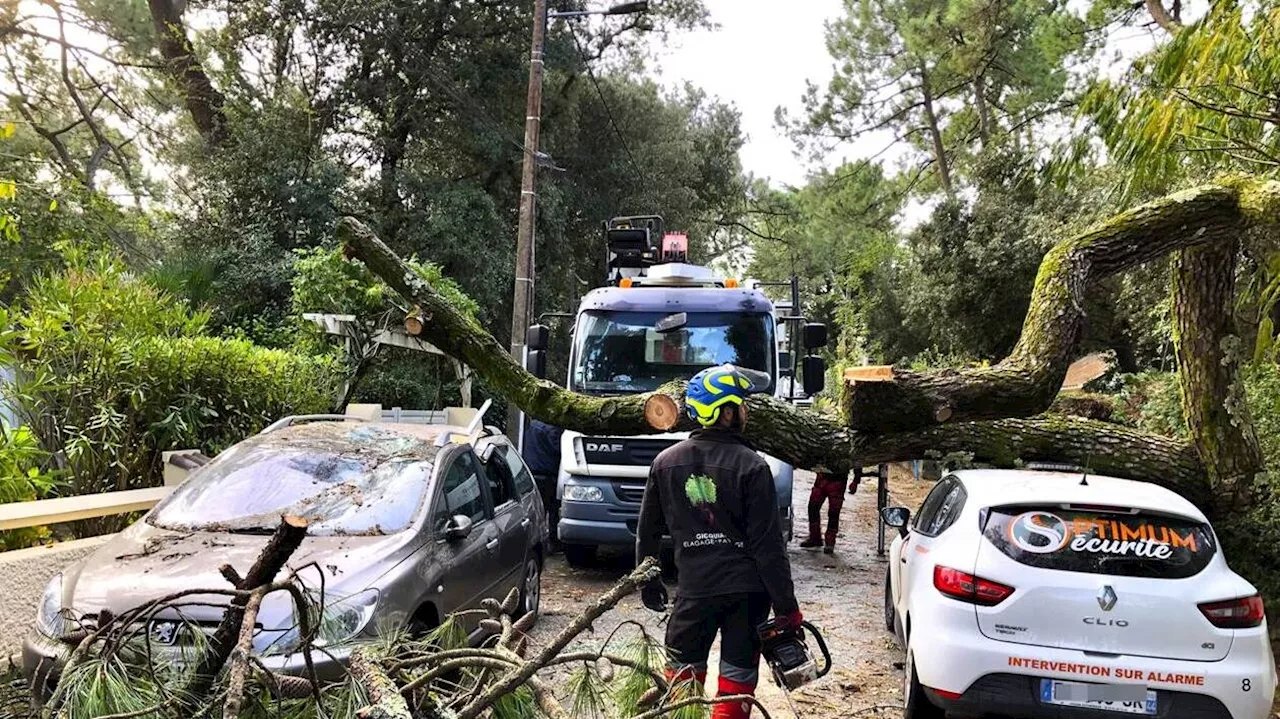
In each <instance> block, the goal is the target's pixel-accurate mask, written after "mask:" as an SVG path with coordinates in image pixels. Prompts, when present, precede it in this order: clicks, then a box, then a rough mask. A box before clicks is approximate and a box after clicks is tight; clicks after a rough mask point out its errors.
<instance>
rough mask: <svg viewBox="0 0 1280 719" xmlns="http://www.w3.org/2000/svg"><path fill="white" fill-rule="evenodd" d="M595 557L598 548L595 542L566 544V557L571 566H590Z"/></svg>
mask: <svg viewBox="0 0 1280 719" xmlns="http://www.w3.org/2000/svg"><path fill="white" fill-rule="evenodd" d="M595 558H596V548H595V545H593V544H566V545H564V559H565V561H566V562H568V563H569V566H571V567H585V566H588V565H590V564H591V562H592V561H593V560H594V559H595Z"/></svg>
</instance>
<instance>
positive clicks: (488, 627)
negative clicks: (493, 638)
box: [480, 619, 502, 634]
mask: <svg viewBox="0 0 1280 719" xmlns="http://www.w3.org/2000/svg"><path fill="white" fill-rule="evenodd" d="M480 628H481V629H483V630H484V631H485V633H486V634H501V633H502V622H500V621H498V620H497V619H481V620H480Z"/></svg>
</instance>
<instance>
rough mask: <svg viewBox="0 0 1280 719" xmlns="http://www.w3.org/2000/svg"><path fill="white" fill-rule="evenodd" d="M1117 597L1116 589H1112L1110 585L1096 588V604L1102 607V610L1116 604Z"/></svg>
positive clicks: (1105, 610) (1106, 610)
mask: <svg viewBox="0 0 1280 719" xmlns="http://www.w3.org/2000/svg"><path fill="white" fill-rule="evenodd" d="M1117 599H1119V597H1117V596H1116V590H1114V589H1112V588H1111V586H1110V585H1107V586H1104V587H1103V588H1102V589H1099V590H1098V606H1099V607H1102V611H1104V612H1109V611H1111V610H1112V608H1114V607H1115V606H1116V600H1117Z"/></svg>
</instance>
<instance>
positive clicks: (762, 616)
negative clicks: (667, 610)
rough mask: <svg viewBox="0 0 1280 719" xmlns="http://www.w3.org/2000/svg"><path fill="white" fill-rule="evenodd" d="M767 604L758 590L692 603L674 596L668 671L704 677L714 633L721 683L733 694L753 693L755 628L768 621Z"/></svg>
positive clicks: (756, 647)
mask: <svg viewBox="0 0 1280 719" xmlns="http://www.w3.org/2000/svg"><path fill="white" fill-rule="evenodd" d="M770 606H771V604H770V601H769V595H768V594H766V593H764V592H752V593H747V594H723V595H720V596H715V597H701V598H696V599H695V598H688V597H681V596H676V601H675V604H674V606H673V607H672V609H671V619H670V620H669V621H668V622H667V641H666V643H667V652H668V653H669V654H670V656H671V664H670V669H674V670H676V671H692V672H694V673H698V674H700V673H705V672H706V670H707V655H708V654H710V652H711V644H712V642H714V641H715V639H716V634H717V633H719V634H720V679H721V685H722V686H723V685H724V684H725V683H726V682H725V680H728V681H729V682H730V683H731V684H732V685H733V686H734V687H735V688H736V689H737V690H738V691H746V688H747V687H751V688H752V689H754V687H755V685H756V682H757V680H758V679H759V676H760V674H759V672H760V635H759V633H758V632H757V631H756V627H758V626H760V625H761V624H763V623H764V621H765V620H766V619H768V618H769V609H770ZM746 693H750V692H749V691H746Z"/></svg>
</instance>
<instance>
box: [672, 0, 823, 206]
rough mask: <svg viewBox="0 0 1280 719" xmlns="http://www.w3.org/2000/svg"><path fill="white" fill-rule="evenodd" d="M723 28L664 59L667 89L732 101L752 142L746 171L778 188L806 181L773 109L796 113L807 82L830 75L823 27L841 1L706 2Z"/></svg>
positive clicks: (675, 45)
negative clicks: (691, 88)
mask: <svg viewBox="0 0 1280 719" xmlns="http://www.w3.org/2000/svg"><path fill="white" fill-rule="evenodd" d="M704 2H705V3H706V6H707V8H708V9H709V10H710V11H711V19H712V20H713V21H714V22H716V23H717V24H718V25H719V28H718V29H716V30H700V31H696V32H689V33H682V34H679V35H676V36H674V37H673V38H672V41H671V46H670V47H669V48H668V49H667V50H666V51H665V52H663V53H661V56H660V57H659V62H658V68H657V73H656V74H657V75H658V78H659V80H660V81H661V82H662V83H663V84H664V85H669V86H675V85H679V84H681V83H683V82H684V81H686V80H687V81H689V82H692V83H693V84H695V85H697V86H699V87H701V88H703V89H704V90H706V91H707V92H708V93H710V94H712V95H715V96H718V97H719V98H721V99H722V100H725V101H728V102H732V103H733V104H734V105H736V106H737V108H738V110H739V111H740V112H741V113H742V130H743V132H744V133H745V134H746V136H747V144H746V147H744V148H743V150H742V164H743V167H744V168H745V169H746V170H747V171H748V172H750V173H753V174H755V175H758V176H761V177H768V178H769V179H770V180H772V183H773V184H774V185H782V184H791V185H801V184H803V183H804V178H805V173H806V171H807V170H808V169H809V167H808V165H807V163H806V162H805V161H803V160H801V159H799V158H797V157H796V156H795V155H794V154H793V148H794V145H793V144H792V142H791V141H790V140H789V139H787V137H786V136H785V135H783V134H782V133H780V132H779V131H778V130H777V129H776V128H775V127H774V125H773V112H774V108H776V107H778V106H779V105H783V106H787V107H791V108H797V107H799V105H800V97H801V95H802V94H803V93H804V88H805V80H806V79H807V80H813V81H814V82H817V83H818V84H820V85H825V83H826V81H827V79H828V78H830V77H831V56H830V55H828V54H827V46H826V39H825V34H824V27H823V25H824V22H825V21H826V20H827V19H828V18H831V17H835V16H837V15H839V14H840V8H841V2H840V0H790V2H778V0H704Z"/></svg>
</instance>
